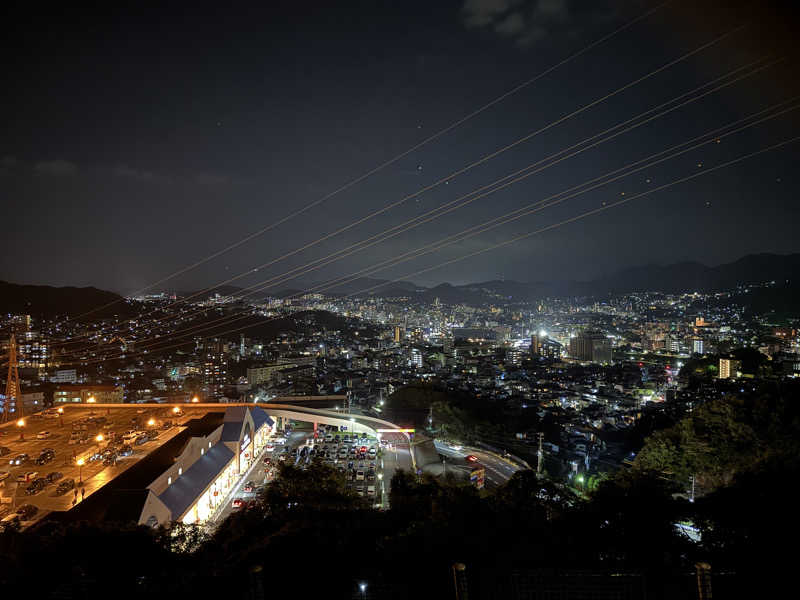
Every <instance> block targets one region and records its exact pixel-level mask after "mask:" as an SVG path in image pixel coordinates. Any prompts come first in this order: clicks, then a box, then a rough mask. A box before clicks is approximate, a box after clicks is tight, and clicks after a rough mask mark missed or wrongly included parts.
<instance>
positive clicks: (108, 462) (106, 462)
mask: <svg viewBox="0 0 800 600" xmlns="http://www.w3.org/2000/svg"><path fill="white" fill-rule="evenodd" d="M115 464H117V455H116V454H114V453H111V454H109V455H107V456H104V457H103V466H104V467H110V466H113V465H115Z"/></svg>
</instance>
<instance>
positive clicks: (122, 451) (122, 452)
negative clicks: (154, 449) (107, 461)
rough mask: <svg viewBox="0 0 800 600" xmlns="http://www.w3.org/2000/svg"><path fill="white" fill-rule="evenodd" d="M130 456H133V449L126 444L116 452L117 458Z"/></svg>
mask: <svg viewBox="0 0 800 600" xmlns="http://www.w3.org/2000/svg"><path fill="white" fill-rule="evenodd" d="M131 454H133V448H131V447H130V446H129V445H128V444H125V445H123V446H122V447H120V449H119V451H118V452H117V456H130V455H131Z"/></svg>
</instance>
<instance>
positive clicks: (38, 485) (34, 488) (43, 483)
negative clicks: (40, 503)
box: [25, 477, 47, 496]
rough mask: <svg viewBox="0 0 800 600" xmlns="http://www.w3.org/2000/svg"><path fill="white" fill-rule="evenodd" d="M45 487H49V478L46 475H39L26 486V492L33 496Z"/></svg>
mask: <svg viewBox="0 0 800 600" xmlns="http://www.w3.org/2000/svg"><path fill="white" fill-rule="evenodd" d="M45 487H47V480H46V479H45V478H44V477H38V478H36V479H34V480H33V481H31V483H30V484H29V485H28V487H26V488H25V494H26V495H28V496H33V495H35V494H38V493H39V492H41V491H42V490H43V489H44V488H45Z"/></svg>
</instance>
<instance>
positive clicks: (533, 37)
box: [461, 0, 576, 47]
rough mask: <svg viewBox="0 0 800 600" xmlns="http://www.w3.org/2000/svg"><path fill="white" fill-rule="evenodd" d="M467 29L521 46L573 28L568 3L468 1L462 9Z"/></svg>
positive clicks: (558, 0)
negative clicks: (498, 36)
mask: <svg viewBox="0 0 800 600" xmlns="http://www.w3.org/2000/svg"><path fill="white" fill-rule="evenodd" d="M461 17H462V20H463V23H464V26H465V27H467V28H468V29H487V30H491V31H494V32H495V33H497V34H498V35H500V36H502V37H506V38H509V39H511V40H513V41H514V43H516V44H517V45H519V46H523V47H524V46H530V45H532V44H535V43H536V42H538V41H540V40H542V39H544V38H546V37H547V36H548V35H550V34H552V33H554V32H556V31H561V30H564V29H566V28H571V29H572V30H573V33H574V29H575V25H576V24H575V23H574V22H571V20H570V7H569V3H568V1H567V0H466V1H465V2H464V5H463V7H462V8H461Z"/></svg>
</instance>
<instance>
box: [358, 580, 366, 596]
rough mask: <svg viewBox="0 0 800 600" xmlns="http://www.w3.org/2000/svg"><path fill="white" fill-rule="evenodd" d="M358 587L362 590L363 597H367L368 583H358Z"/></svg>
mask: <svg viewBox="0 0 800 600" xmlns="http://www.w3.org/2000/svg"><path fill="white" fill-rule="evenodd" d="M358 589H360V590H361V597H362V598H366V597H367V584H366V583H360V584H358Z"/></svg>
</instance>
